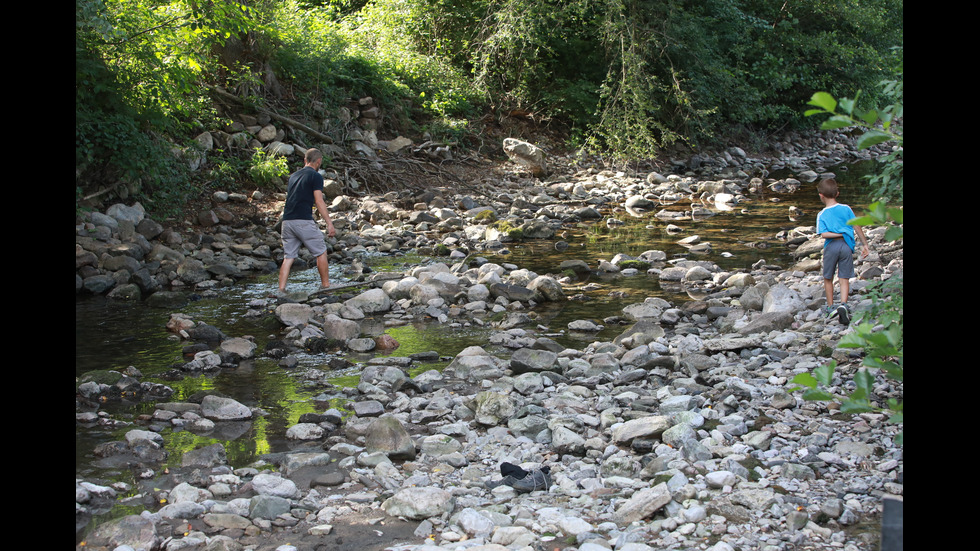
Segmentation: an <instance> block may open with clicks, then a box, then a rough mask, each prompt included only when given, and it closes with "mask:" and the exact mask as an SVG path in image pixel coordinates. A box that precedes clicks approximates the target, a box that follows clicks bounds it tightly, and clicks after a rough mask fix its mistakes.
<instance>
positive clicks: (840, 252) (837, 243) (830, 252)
mask: <svg viewBox="0 0 980 551" xmlns="http://www.w3.org/2000/svg"><path fill="white" fill-rule="evenodd" d="M835 271H836V272H837V277H839V278H840V279H851V278H852V277H854V252H853V251H852V250H851V248H850V247H848V246H847V243H846V242H845V241H844V240H843V239H832V240H830V242H829V243H827V246H826V247H824V250H823V278H824V279H834V272H835Z"/></svg>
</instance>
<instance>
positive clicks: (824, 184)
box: [817, 178, 840, 199]
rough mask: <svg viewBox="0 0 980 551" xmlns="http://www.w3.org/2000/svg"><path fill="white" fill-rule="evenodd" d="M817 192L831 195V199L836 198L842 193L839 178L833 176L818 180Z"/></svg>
mask: <svg viewBox="0 0 980 551" xmlns="http://www.w3.org/2000/svg"><path fill="white" fill-rule="evenodd" d="M817 193H819V194H820V195H823V196H824V197H829V198H831V199H836V198H837V196H838V195H840V190H838V189H837V180H834V179H833V178H824V179H823V180H820V181H819V182H817Z"/></svg>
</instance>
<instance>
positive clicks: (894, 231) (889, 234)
mask: <svg viewBox="0 0 980 551" xmlns="http://www.w3.org/2000/svg"><path fill="white" fill-rule="evenodd" d="M904 233H905V231H904V230H903V229H902V227H901V226H892V227H890V228H888V229H887V230H885V240H886V241H898V240H899V239H901V238H902V236H903V235H904Z"/></svg>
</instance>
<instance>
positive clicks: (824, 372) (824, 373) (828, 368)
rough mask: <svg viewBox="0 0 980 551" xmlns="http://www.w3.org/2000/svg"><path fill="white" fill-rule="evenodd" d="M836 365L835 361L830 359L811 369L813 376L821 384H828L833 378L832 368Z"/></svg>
mask: <svg viewBox="0 0 980 551" xmlns="http://www.w3.org/2000/svg"><path fill="white" fill-rule="evenodd" d="M836 367H837V362H836V361H831V362H830V363H829V364H826V365H822V366H820V367H818V368H816V369H814V370H813V375H814V377H816V378H817V381H819V382H820V383H821V384H823V385H828V386H829V385H830V384H831V382H833V380H834V368H836Z"/></svg>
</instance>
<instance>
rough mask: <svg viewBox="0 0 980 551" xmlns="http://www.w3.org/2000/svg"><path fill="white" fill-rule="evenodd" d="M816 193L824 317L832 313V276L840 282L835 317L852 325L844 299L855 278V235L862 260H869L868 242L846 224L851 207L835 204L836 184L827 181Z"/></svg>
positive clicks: (821, 183)
mask: <svg viewBox="0 0 980 551" xmlns="http://www.w3.org/2000/svg"><path fill="white" fill-rule="evenodd" d="M817 193H819V194H820V201H821V202H823V204H824V209H823V210H821V211H820V212H819V213H818V214H817V233H818V234H820V237H823V238H824V245H823V288H824V292H825V293H826V295H827V314H828V315H832V314H833V313H834V312H835V309H834V308H833V304H834V273H835V272H836V273H837V279H838V280H839V281H840V304H839V305H838V306H837V308H836V313H837V317H838V319H839V320H840V322H841V323H843V324H848V323H850V321H851V311H850V309H849V307H848V306H847V298H848V295H849V294H850V290H851V281H850V279H851V278H852V277H854V256H853V255H854V245H855V242H854V233H855V230H856V231H857V235H858V237H860V238H861V258H864V257H866V256H868V253H869V249H868V240H867V239H865V237H864V230H862V229H861V226H851V225H849V224H848V223H847V222H848V221H849V220H851V219H853V218H854V211H852V210H851V207H849V206H847V205H845V204H843V203H838V202H837V197H838V196H839V195H840V191H839V190H838V188H837V180H834V179H833V178H826V179H823V180H820V182H819V183H818V184H817Z"/></svg>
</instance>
